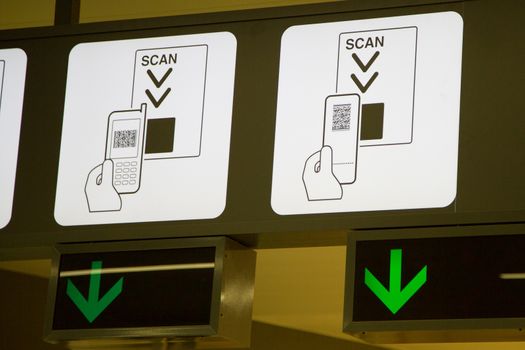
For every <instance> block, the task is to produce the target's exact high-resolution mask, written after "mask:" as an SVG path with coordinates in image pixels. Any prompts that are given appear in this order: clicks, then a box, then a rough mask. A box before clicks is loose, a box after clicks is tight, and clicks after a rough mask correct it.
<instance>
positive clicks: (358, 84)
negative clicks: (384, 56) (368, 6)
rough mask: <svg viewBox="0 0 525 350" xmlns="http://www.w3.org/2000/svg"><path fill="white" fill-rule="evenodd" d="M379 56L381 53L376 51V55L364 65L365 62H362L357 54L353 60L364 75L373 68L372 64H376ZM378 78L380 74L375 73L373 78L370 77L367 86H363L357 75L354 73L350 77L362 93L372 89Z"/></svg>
mask: <svg viewBox="0 0 525 350" xmlns="http://www.w3.org/2000/svg"><path fill="white" fill-rule="evenodd" d="M378 56H379V51H376V52H375V53H374V55H373V56H372V57H371V58H370V59H369V60H368V62H367V63H366V64H363V61H361V59H360V58H359V56H357V55H356V54H355V53H353V54H352V58H353V59H354V61H355V63H357V65H358V66H359V68H361V70H362V71H363V73H366V72H367V71H368V69H369V68H370V67H371V66H372V64H373V63H374V62H375V60H376V59H377V57H378ZM378 76H379V73H378V72H375V73H374V74H372V77H370V79H368V81H367V82H366V83H365V84H363V83H362V82H361V81H360V80H359V78H357V76H356V75H355V74H353V73H352V74H351V75H350V77H351V78H352V80H353V81H354V83H355V85H356V86H357V87H358V89H359V90H361V92H362V93H365V92H366V91H367V90H368V89H369V88H370V86H371V85H372V83H373V82H374V80H376V78H377V77H378Z"/></svg>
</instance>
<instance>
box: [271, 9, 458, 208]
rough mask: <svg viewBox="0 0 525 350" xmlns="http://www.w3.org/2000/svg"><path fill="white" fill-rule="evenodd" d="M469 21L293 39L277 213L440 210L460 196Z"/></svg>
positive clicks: (342, 25)
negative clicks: (464, 53) (465, 38)
mask: <svg viewBox="0 0 525 350" xmlns="http://www.w3.org/2000/svg"><path fill="white" fill-rule="evenodd" d="M462 37H463V20H462V18H461V16H460V15H458V14H457V13H455V12H442V13H432V14H422V15H411V16H402V17H390V18H376V19H368V20H356V21H346V22H334V23H321V24H311V25H300V26H294V27H290V28H288V29H287V30H286V32H285V33H284V34H283V37H282V42H281V59H280V68H279V92H278V102H277V120H276V131H275V151H274V167H273V179H272V208H273V210H274V211H275V212H276V213H278V214H281V215H290V214H309V213H333V212H360V211H374V210H398V209H416V208H437V207H445V206H448V205H449V204H450V203H451V202H452V201H454V199H455V197H456V186H457V159H458V139H459V106H460V83H461V52H462Z"/></svg>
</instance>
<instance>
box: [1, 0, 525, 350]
mask: <svg viewBox="0 0 525 350" xmlns="http://www.w3.org/2000/svg"><path fill="white" fill-rule="evenodd" d="M124 2H125V6H123V5H122V4H123V3H124ZM314 2H327V1H326V0H321V1H320V0H272V1H263V0H229V1H225V0H199V1H194V0H178V1H174V0H148V1H145V0H127V1H123V0H83V1H82V7H81V16H80V20H81V22H95V21H106V20H114V19H128V18H141V17H155V16H166V15H177V14H188V13H199V12H213V11H224V10H237V9H247V8H259V7H270V6H282V5H292V4H302V3H314ZM27 9H31V10H30V11H27ZM53 15H54V0H0V29H9V28H22V27H35V26H44V25H52V23H53ZM0 269H6V270H11V271H16V272H21V273H27V274H32V275H37V276H41V277H46V278H47V276H48V274H49V271H50V261H48V260H31V261H6V262H0ZM344 269H345V248H344V247H320V248H292V249H266V250H259V251H258V259H257V271H256V282H255V300H254V312H253V318H254V319H255V320H257V321H261V322H266V323H270V324H274V325H278V326H283V327H288V328H293V329H298V330H303V331H307V332H312V333H318V334H322V335H326V336H330V337H336V338H339V339H347V340H352V341H357V340H356V339H355V338H352V337H350V336H348V335H345V334H344V333H342V332H341V324H342V312H343V291H344ZM349 345H350V343H349ZM389 347H390V348H394V349H407V350H438V349H440V350H441V349H444V350H471V349H472V350H474V349H475V350H488V349H498V350H499V349H501V350H518V349H520V350H521V349H525V342H523V343H510V342H509V343H468V344H457V343H456V344H410V345H408V344H404V345H390V346H389Z"/></svg>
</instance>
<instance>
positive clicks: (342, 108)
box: [332, 104, 351, 131]
mask: <svg viewBox="0 0 525 350" xmlns="http://www.w3.org/2000/svg"><path fill="white" fill-rule="evenodd" d="M350 106H351V105H350V104H344V105H334V117H333V119H332V130H333V131H337V130H350V110H351V109H350Z"/></svg>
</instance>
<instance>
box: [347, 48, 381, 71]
mask: <svg viewBox="0 0 525 350" xmlns="http://www.w3.org/2000/svg"><path fill="white" fill-rule="evenodd" d="M377 56H379V51H376V52H375V53H374V55H373V56H372V57H371V58H370V60H368V63H367V64H363V62H362V61H361V59H360V58H359V56H357V55H356V54H355V53H353V54H352V58H353V59H354V61H355V63H357V65H358V66H359V68H361V70H362V71H363V72H365V73H366V71H367V70H368V69H369V68H370V66H372V64H373V63H374V62H375V60H376V58H377Z"/></svg>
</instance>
